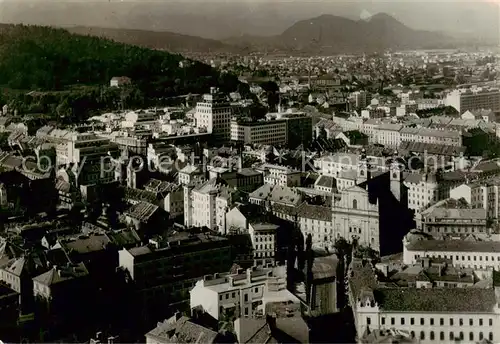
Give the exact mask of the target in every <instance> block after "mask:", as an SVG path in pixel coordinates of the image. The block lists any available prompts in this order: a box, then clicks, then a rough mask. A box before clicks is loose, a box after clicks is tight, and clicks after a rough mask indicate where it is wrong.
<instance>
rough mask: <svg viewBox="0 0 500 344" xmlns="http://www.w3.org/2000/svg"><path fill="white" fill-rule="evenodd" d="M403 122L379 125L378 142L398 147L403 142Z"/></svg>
mask: <svg viewBox="0 0 500 344" xmlns="http://www.w3.org/2000/svg"><path fill="white" fill-rule="evenodd" d="M402 127H403V126H402V125H401V124H388V123H384V124H381V125H379V126H378V129H377V143H378V144H381V145H384V146H387V147H391V148H398V147H399V145H400V144H401V133H400V131H401V128H402Z"/></svg>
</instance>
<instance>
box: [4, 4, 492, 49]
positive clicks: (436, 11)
mask: <svg viewBox="0 0 500 344" xmlns="http://www.w3.org/2000/svg"><path fill="white" fill-rule="evenodd" d="M379 12H385V13H387V14H389V15H392V16H393V17H395V18H396V19H398V20H399V21H401V22H402V23H404V24H406V25H407V26H409V27H411V28H414V29H420V30H430V31H444V32H461V33H464V32H465V33H469V34H473V35H478V36H487V35H490V36H495V37H498V36H499V32H500V31H499V30H500V29H499V28H500V25H499V23H500V0H473V1H461V0H437V1H435V0H419V1H415V0H372V1H366V0H349V1H346V0H182V1H179V0H0V22H8V23H18V22H23V23H26V24H42V25H55V26H72V25H79V26H101V27H120V28H134V29H146V30H156V31H173V32H178V33H184V34H191V35H196V36H201V37H206V38H215V39H221V38H227V37H228V36H238V35H244V34H249V35H274V34H279V33H281V32H282V31H284V30H285V29H287V28H288V27H289V26H291V25H293V24H294V23H295V22H297V21H299V20H305V19H309V18H312V17H316V16H319V15H322V14H333V15H338V16H343V17H348V18H351V19H357V20H359V19H361V18H364V17H366V16H367V15H370V14H376V13H379ZM224 36H225V37H224ZM499 43H500V42H499Z"/></svg>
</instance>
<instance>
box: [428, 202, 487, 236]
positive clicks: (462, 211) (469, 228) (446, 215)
mask: <svg viewBox="0 0 500 344" xmlns="http://www.w3.org/2000/svg"><path fill="white" fill-rule="evenodd" d="M486 222H487V217H486V209H481V208H480V209H472V208H470V207H469V206H460V204H459V202H452V201H450V200H443V201H440V202H438V203H436V204H434V205H433V206H431V207H429V208H428V209H426V210H424V211H422V212H421V220H420V223H421V228H422V231H423V232H425V233H429V234H431V235H439V234H441V235H452V236H453V235H460V236H466V235H469V234H473V235H477V234H483V235H486V234H488V233H489V230H488V228H487V226H486Z"/></svg>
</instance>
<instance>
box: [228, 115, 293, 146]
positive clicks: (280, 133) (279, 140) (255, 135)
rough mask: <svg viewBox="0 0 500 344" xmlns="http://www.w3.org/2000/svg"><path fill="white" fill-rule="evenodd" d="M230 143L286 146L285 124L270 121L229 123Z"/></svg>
mask: <svg viewBox="0 0 500 344" xmlns="http://www.w3.org/2000/svg"><path fill="white" fill-rule="evenodd" d="M231 141H235V142H240V143H244V144H256V145H273V146H281V145H286V144H287V122H286V121H285V120H271V121H265V120H264V121H244V120H237V119H233V120H232V121H231Z"/></svg>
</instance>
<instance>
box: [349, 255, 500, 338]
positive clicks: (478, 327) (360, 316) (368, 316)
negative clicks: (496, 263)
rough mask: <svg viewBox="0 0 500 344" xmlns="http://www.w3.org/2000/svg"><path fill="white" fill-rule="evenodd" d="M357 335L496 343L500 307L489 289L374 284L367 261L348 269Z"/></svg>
mask: <svg viewBox="0 0 500 344" xmlns="http://www.w3.org/2000/svg"><path fill="white" fill-rule="evenodd" d="M349 270H350V271H349V275H350V279H349V300H350V303H351V305H352V308H353V313H354V322H355V326H356V331H357V333H359V334H364V333H367V332H368V331H369V332H373V331H380V330H391V331H397V332H399V333H400V334H405V335H406V336H408V337H409V338H411V339H413V340H415V341H417V342H418V343H423V344H426V343H436V342H439V343H450V344H451V343H456V342H457V341H460V342H461V343H477V342H481V341H483V340H488V341H489V342H496V341H498V338H499V336H500V330H499V327H498V325H499V323H500V308H499V307H498V301H497V297H496V290H495V288H492V287H480V286H478V287H477V288H462V287H444V288H437V287H434V288H433V287H430V288H429V287H425V284H424V285H423V286H422V287H415V286H412V287H397V286H390V287H389V286H384V285H381V284H379V283H378V282H377V280H376V277H375V272H374V269H373V267H372V266H371V264H370V263H368V262H362V261H360V260H357V259H355V260H353V262H352V263H351V266H350V268H349Z"/></svg>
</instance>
